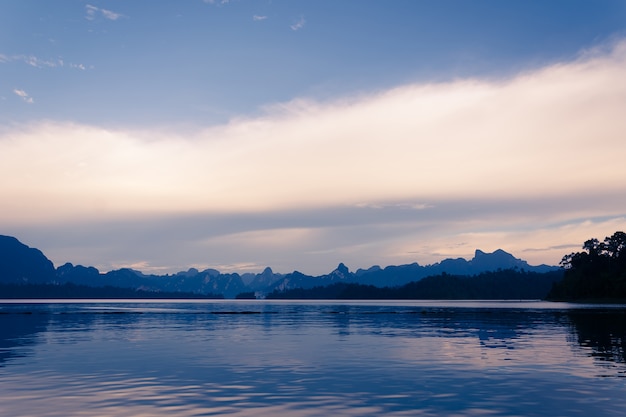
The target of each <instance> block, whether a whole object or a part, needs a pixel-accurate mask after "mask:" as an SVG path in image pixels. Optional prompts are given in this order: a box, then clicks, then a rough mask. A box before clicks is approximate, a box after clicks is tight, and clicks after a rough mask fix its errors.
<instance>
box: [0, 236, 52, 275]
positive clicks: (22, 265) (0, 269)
mask: <svg viewBox="0 0 626 417" xmlns="http://www.w3.org/2000/svg"><path fill="white" fill-rule="evenodd" d="M55 277H56V271H55V270H54V265H53V264H52V262H50V260H49V259H48V258H46V257H45V255H44V254H43V253H42V252H41V251H40V250H39V249H34V248H30V247H28V246H26V245H25V244H23V243H21V242H20V241H19V240H17V239H16V238H14V237H11V236H3V235H0V282H2V283H15V284H38V283H44V282H51V281H53V280H54V279H55Z"/></svg>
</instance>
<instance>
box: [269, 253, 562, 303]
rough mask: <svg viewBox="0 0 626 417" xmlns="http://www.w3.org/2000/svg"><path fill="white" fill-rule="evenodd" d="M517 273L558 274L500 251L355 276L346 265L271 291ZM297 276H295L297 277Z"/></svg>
mask: <svg viewBox="0 0 626 417" xmlns="http://www.w3.org/2000/svg"><path fill="white" fill-rule="evenodd" d="M505 269H514V270H519V271H525V272H535V273H545V272H550V271H555V270H558V269H559V268H558V267H556V266H548V265H539V266H531V265H529V264H528V263H527V262H526V261H524V260H521V259H518V258H515V257H514V256H513V255H511V254H510V253H507V252H505V251H503V250H502V249H498V250H496V251H495V252H493V253H485V252H483V251H481V250H476V252H475V254H474V258H472V259H471V260H469V261H467V260H465V259H463V258H456V259H444V260H443V261H441V262H438V263H435V264H432V265H426V266H421V265H419V264H418V263H417V262H415V263H412V264H408V265H398V266H395V265H392V266H388V267H385V268H384V269H383V268H381V267H379V266H373V267H371V268H369V269H366V270H363V269H359V270H357V271H356V273H352V272H350V271H349V270H348V268H347V267H346V266H345V265H344V264H339V266H338V267H337V269H335V270H334V271H333V272H331V273H330V274H328V275H321V276H317V277H313V276H308V275H304V274H301V273H293V274H287V275H285V276H283V278H281V279H279V280H277V281H275V282H274V283H273V285H272V286H270V287H269V288H268V290H269V291H270V292H271V291H274V290H288V289H293V288H305V289H307V288H313V287H318V286H327V285H332V284H334V283H336V282H345V283H357V284H362V285H372V286H374V287H398V286H402V285H405V284H408V283H409V282H414V281H419V280H421V279H423V278H425V277H428V276H433V275H440V274H443V273H446V274H450V275H461V276H467V275H477V274H480V273H483V272H490V271H497V270H505ZM294 274H295V275H294Z"/></svg>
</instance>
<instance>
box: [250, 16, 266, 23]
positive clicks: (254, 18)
mask: <svg viewBox="0 0 626 417" xmlns="http://www.w3.org/2000/svg"><path fill="white" fill-rule="evenodd" d="M265 19H267V16H260V15H257V14H255V15H254V16H252V20H254V21H255V22H260V21H261V20H265Z"/></svg>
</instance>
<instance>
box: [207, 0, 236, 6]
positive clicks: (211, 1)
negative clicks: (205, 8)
mask: <svg viewBox="0 0 626 417" xmlns="http://www.w3.org/2000/svg"><path fill="white" fill-rule="evenodd" d="M202 1H203V2H204V3H207V4H217V5H222V4H228V3H230V0H202Z"/></svg>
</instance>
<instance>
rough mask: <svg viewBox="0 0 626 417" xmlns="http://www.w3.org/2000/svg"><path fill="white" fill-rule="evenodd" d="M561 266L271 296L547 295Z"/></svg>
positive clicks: (453, 297)
mask: <svg viewBox="0 0 626 417" xmlns="http://www.w3.org/2000/svg"><path fill="white" fill-rule="evenodd" d="M562 277H563V272H562V271H560V270H557V271H552V272H545V273H537V272H525V271H519V270H513V269H508V270H499V271H494V272H483V273H481V274H478V275H475V276H462V275H449V274H441V275H436V276H430V277H426V278H424V279H421V280H419V281H414V282H410V283H408V284H405V285H402V286H399V287H384V288H379V287H375V286H373V285H362V284H356V283H337V284H333V285H329V286H326V287H315V288H309V289H303V288H297V289H291V290H286V291H278V290H277V291H274V292H272V293H270V294H268V295H267V298H269V299H339V300H350V299H361V300H368V299H369V300H374V299H388V300H389V299H391V300H442V299H446V300H511V299H518V300H519V299H524V300H528V299H543V298H545V296H546V294H548V291H550V288H551V287H552V285H553V284H554V283H556V282H558V281H560V280H561V279H562Z"/></svg>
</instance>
